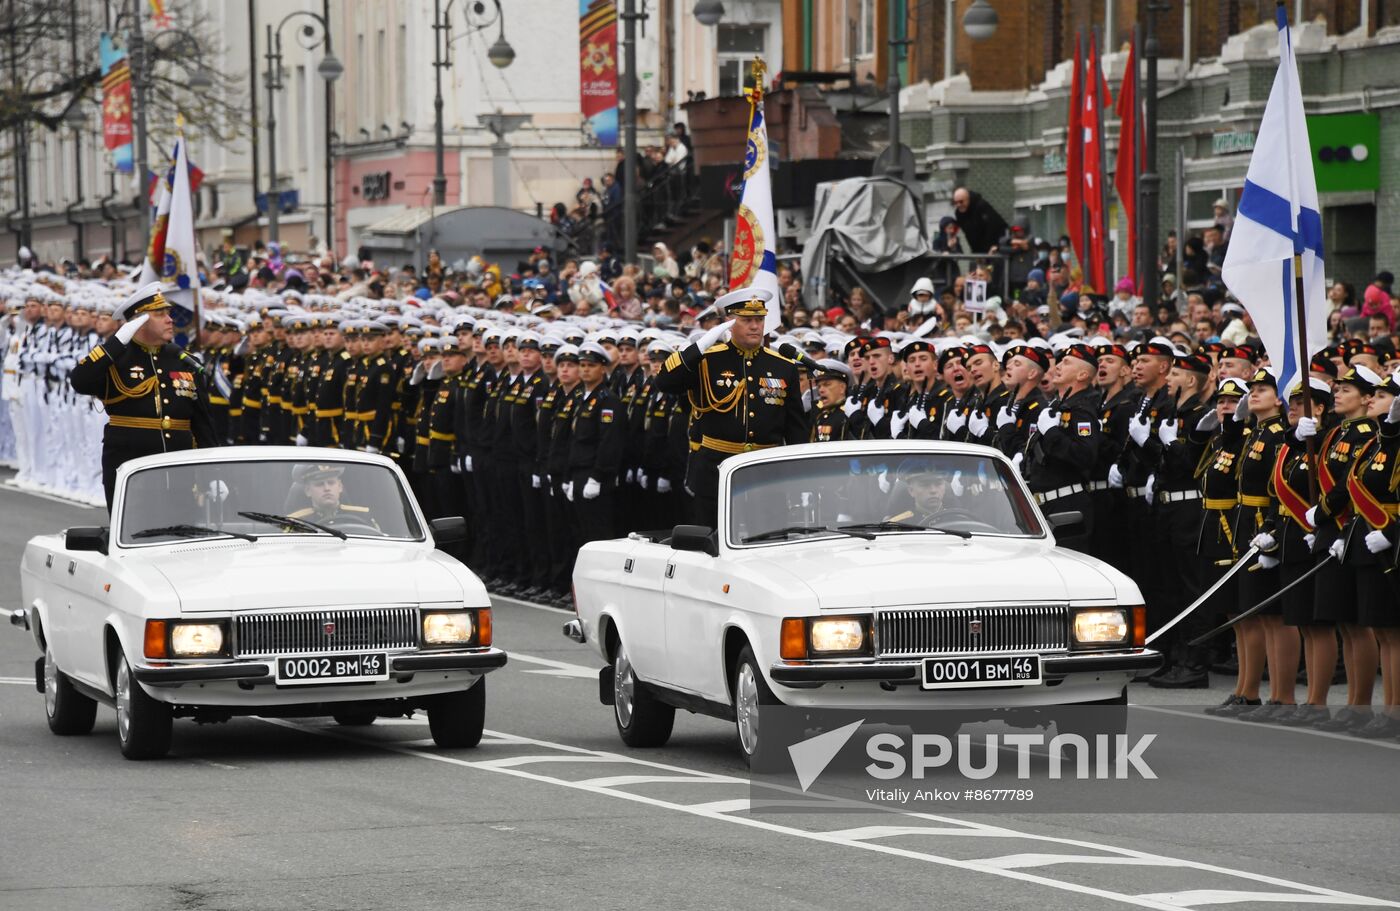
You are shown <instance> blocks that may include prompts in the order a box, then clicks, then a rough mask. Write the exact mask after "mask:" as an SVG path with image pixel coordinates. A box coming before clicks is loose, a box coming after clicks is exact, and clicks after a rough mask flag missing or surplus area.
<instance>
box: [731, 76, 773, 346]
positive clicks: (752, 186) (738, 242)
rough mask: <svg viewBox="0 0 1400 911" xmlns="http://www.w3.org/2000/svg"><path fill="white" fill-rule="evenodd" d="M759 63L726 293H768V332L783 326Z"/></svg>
mask: <svg viewBox="0 0 1400 911" xmlns="http://www.w3.org/2000/svg"><path fill="white" fill-rule="evenodd" d="M764 70H765V68H764V65H763V61H761V60H758V59H755V60H754V62H753V87H752V88H747V89H745V90H744V94H745V96H747V97H748V99H749V131H748V140H747V141H746V142H745V143H744V189H743V192H742V193H741V194H740V196H739V211H737V212H735V213H734V252H733V255H732V256H731V258H730V260H729V290H731V291H734V290H737V289H739V288H762V289H764V290H765V291H770V292H772V294H773V297H772V299H771V300H769V301H768V318H767V319H766V320H765V321H764V325H765V326H766V327H767V329H768V330H769V331H770V332H771V331H772V330H774V329H776V328H777V327H778V326H779V325H780V324H781V323H782V313H783V295H782V291H781V289H779V287H778V258H777V250H778V231H777V228H776V227H775V224H776V222H775V221H774V219H773V178H772V176H771V175H770V174H769V170H768V169H769V158H768V156H769V153H770V150H769V148H768V124H767V122H766V121H765V120H764V118H763V74H764Z"/></svg>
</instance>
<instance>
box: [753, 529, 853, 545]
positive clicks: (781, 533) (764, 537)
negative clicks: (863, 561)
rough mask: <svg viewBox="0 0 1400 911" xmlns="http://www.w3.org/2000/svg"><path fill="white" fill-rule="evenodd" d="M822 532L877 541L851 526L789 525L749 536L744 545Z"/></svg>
mask: <svg viewBox="0 0 1400 911" xmlns="http://www.w3.org/2000/svg"><path fill="white" fill-rule="evenodd" d="M822 532H827V533H829V534H839V535H849V536H850V537H852V538H863V539H864V540H866V541H874V540H875V536H874V535H872V534H866V533H862V532H859V531H852V530H850V528H849V526H843V527H841V528H829V527H827V526H825V525H789V526H787V527H786V528H774V529H771V530H769V531H761V532H759V533H758V534H756V535H749V536H748V537H746V538H744V540H743V542H742V543H744V544H752V543H755V542H757V541H771V540H772V539H774V538H786V537H787V536H788V535H802V534H820V533H822Z"/></svg>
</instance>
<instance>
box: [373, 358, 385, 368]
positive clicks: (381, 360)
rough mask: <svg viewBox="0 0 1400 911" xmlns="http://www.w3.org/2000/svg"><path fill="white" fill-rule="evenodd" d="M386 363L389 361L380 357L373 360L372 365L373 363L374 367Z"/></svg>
mask: <svg viewBox="0 0 1400 911" xmlns="http://www.w3.org/2000/svg"><path fill="white" fill-rule="evenodd" d="M387 363H389V362H388V361H386V360H384V358H382V357H381V358H380V359H379V360H377V361H375V362H374V365H375V366H376V367H383V366H384V365H385V364H387Z"/></svg>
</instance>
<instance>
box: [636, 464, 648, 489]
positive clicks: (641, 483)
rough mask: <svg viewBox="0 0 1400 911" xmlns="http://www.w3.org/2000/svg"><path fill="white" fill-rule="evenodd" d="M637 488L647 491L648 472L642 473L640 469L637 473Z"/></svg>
mask: <svg viewBox="0 0 1400 911" xmlns="http://www.w3.org/2000/svg"><path fill="white" fill-rule="evenodd" d="M637 486H638V487H640V488H642V489H643V490H645V489H646V486H647V475H646V472H644V471H642V470H640V469H638V471H637Z"/></svg>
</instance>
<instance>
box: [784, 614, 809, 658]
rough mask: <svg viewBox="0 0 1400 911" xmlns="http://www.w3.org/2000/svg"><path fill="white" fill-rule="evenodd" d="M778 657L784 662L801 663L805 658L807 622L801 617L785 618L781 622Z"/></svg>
mask: <svg viewBox="0 0 1400 911" xmlns="http://www.w3.org/2000/svg"><path fill="white" fill-rule="evenodd" d="M778 655H779V656H780V657H782V659H783V660H784V661H801V660H803V659H804V658H806V657H807V622H806V621H805V620H803V619H802V618H801V617H787V618H785V619H784V620H783V631H782V636H781V637H780V640H779V644H778Z"/></svg>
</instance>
